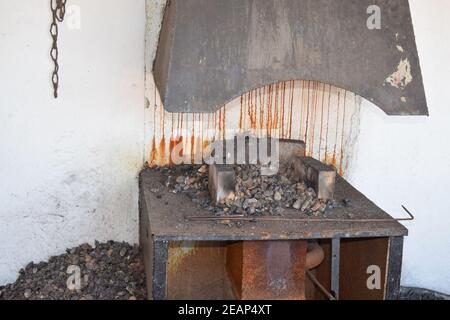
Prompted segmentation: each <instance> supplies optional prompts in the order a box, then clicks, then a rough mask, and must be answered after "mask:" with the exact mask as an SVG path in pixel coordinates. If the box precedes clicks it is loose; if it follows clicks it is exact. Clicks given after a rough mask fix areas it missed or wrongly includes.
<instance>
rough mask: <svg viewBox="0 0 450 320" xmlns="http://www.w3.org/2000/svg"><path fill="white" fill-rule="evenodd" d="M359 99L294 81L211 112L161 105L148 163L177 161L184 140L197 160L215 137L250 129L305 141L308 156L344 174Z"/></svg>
mask: <svg viewBox="0 0 450 320" xmlns="http://www.w3.org/2000/svg"><path fill="white" fill-rule="evenodd" d="M358 101H359V100H358V99H357V96H356V95H355V94H353V93H351V92H347V91H345V90H343V89H340V88H337V87H334V86H332V85H329V84H324V83H319V82H315V81H294V80H290V81H286V82H282V83H276V84H271V85H267V86H264V87H261V88H256V89H254V90H251V91H249V92H247V93H245V94H243V95H242V96H240V97H238V98H237V99H235V100H234V101H232V102H230V103H228V104H227V105H225V106H222V107H221V108H220V109H219V110H218V111H217V112H215V113H211V114H185V113H173V114H172V113H169V112H167V111H165V109H164V108H163V106H162V105H161V104H159V105H156V106H155V108H154V109H153V111H152V114H151V118H152V119H153V122H152V127H151V128H150V129H149V131H150V132H149V133H150V134H149V135H148V138H149V139H150V141H151V150H150V152H149V154H148V156H149V159H148V163H149V164H150V165H151V166H165V165H173V164H174V159H173V152H174V150H175V147H176V146H177V145H179V144H181V145H182V148H179V149H180V150H179V155H177V156H181V157H182V158H183V159H188V160H190V161H191V162H194V161H196V160H198V158H199V157H198V156H197V155H199V154H200V156H201V155H203V154H205V150H206V149H208V148H209V147H210V143H211V142H213V141H215V140H223V139H230V138H233V137H234V136H235V135H237V134H242V133H246V134H247V133H249V134H252V135H255V136H258V137H264V136H273V137H275V138H287V139H299V140H303V141H305V143H306V150H305V154H306V155H308V156H312V157H314V158H316V159H319V160H321V161H323V162H325V163H327V164H332V165H334V166H335V167H336V168H337V170H338V172H339V173H340V174H341V175H344V174H345V171H346V169H347V168H348V163H347V161H348V159H349V157H348V156H347V155H346V152H351V148H352V146H351V145H349V144H351V143H352V141H354V139H353V137H352V135H353V134H354V132H355V131H354V130H356V129H354V127H353V125H352V121H353V120H352V117H353V116H354V115H355V114H357V113H358V112H359V104H358ZM200 159H201V158H200Z"/></svg>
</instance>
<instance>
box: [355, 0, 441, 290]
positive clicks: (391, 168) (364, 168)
mask: <svg viewBox="0 0 450 320" xmlns="http://www.w3.org/2000/svg"><path fill="white" fill-rule="evenodd" d="M410 5H411V11H412V17H413V23H414V29H415V33H416V37H417V39H416V41H417V45H418V51H419V56H420V62H421V67H422V73H423V78H424V83H425V91H426V95H427V99H428V107H429V111H430V117H429V118H426V117H419V118H417V117H388V116H386V115H385V114H383V113H382V112H381V111H380V110H379V109H378V108H376V107H375V106H373V105H371V104H370V103H369V102H367V101H366V102H365V105H363V106H362V110H361V117H362V118H361V133H360V137H359V145H358V152H357V153H356V155H355V157H356V161H354V163H355V164H356V167H354V170H352V172H351V174H350V177H351V181H352V182H353V183H354V184H355V185H356V186H357V187H358V188H359V189H361V191H363V192H364V193H365V194H367V195H368V196H369V197H370V198H371V199H372V200H374V201H375V203H377V204H378V205H379V206H381V207H382V208H383V209H385V210H386V211H387V212H389V213H391V214H392V215H396V216H402V215H403V214H404V212H403V210H402V209H401V205H402V204H403V205H405V206H406V207H407V208H408V209H409V210H410V211H411V212H412V213H413V214H415V215H416V221H414V222H411V223H407V224H406V226H407V227H408V228H409V231H410V236H409V237H408V238H407V239H406V243H405V250H404V265H403V276H402V284H403V285H408V286H419V287H427V288H431V289H435V290H438V291H441V292H445V293H450V268H449V267H448V266H449V265H450V234H449V230H450V208H449V195H450V193H449V190H450V166H449V163H450V126H449V120H450V90H449V88H448V86H449V81H448V78H449V74H450V60H449V57H450V42H449V39H450V23H449V19H448V15H449V12H450V2H449V1H447V0H427V1H423V0H410Z"/></svg>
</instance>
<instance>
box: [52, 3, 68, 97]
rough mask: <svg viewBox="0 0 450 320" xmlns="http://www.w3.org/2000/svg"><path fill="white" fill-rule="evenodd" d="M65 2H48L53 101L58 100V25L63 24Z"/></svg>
mask: <svg viewBox="0 0 450 320" xmlns="http://www.w3.org/2000/svg"><path fill="white" fill-rule="evenodd" d="M66 1H67V0H50V7H51V10H52V16H53V17H52V24H51V26H50V35H51V36H52V39H53V44H52V49H51V51H50V57H51V58H52V60H53V64H54V69H53V73H52V84H53V95H54V96H55V99H56V98H58V87H59V74H58V72H59V64H58V54H59V52H58V32H59V29H58V23H59V22H63V20H64V16H65V14H66Z"/></svg>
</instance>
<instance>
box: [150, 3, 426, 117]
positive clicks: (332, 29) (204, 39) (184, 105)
mask: <svg viewBox="0 0 450 320" xmlns="http://www.w3.org/2000/svg"><path fill="white" fill-rule="evenodd" d="M378 9H379V10H378ZM378 13H379V15H378ZM373 19H375V20H373ZM376 19H379V20H378V21H381V28H377V27H375V28H374V27H373V25H372V24H371V22H373V21H376ZM368 24H369V25H368ZM369 27H370V28H369ZM153 69H154V70H153V72H154V77H155V81H156V85H157V87H158V90H159V92H160V95H161V98H162V101H163V103H164V107H165V108H166V110H168V111H170V112H188V113H193V112H201V113H203V112H214V111H216V110H217V109H219V108H220V107H221V106H223V105H224V104H225V103H227V102H229V101H231V100H233V99H234V98H236V97H238V96H240V95H242V94H243V93H245V92H247V91H249V90H251V89H255V88H258V87H261V86H264V85H268V84H271V83H275V82H279V81H286V80H315V81H320V82H324V83H328V84H333V85H335V86H338V87H341V88H343V89H346V90H349V91H353V92H354V93H356V94H358V95H360V96H362V97H364V98H366V99H367V100H369V101H372V102H373V103H375V104H376V105H377V106H378V107H379V108H381V109H382V110H383V111H384V112H386V113H387V114H388V115H428V108H427V103H426V98H425V92H424V86H423V81H422V74H421V70H420V65H419V58H418V53H417V48H416V43H415V37H414V30H413V26H412V20H411V13H410V9H409V3H408V1H407V0H226V1H224V0H169V1H168V4H167V7H166V10H165V15H164V20H163V26H162V30H161V34H160V40H159V46H158V50H157V54H156V58H155V62H154V68H153Z"/></svg>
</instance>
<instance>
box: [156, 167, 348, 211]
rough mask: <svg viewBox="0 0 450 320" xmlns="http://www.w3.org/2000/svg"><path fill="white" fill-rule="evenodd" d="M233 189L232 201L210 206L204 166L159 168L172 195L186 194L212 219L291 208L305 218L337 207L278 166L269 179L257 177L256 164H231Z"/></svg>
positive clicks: (290, 170)
mask: <svg viewBox="0 0 450 320" xmlns="http://www.w3.org/2000/svg"><path fill="white" fill-rule="evenodd" d="M234 170H235V173H236V190H235V197H234V199H230V200H228V201H227V203H225V204H218V205H214V204H213V203H212V201H211V198H210V195H209V191H208V167H207V166H206V165H203V166H190V167H184V168H183V169H182V170H181V171H180V170H179V169H170V168H165V169H162V172H163V173H164V174H165V175H166V176H167V180H166V186H167V187H169V188H170V189H171V190H172V192H174V193H185V194H188V195H189V196H190V197H191V199H192V201H194V202H195V203H197V204H198V205H199V206H200V207H202V208H204V209H207V210H209V211H210V212H211V213H213V214H214V215H215V216H231V215H243V216H277V215H281V214H282V213H283V212H284V211H285V210H286V209H288V208H292V209H295V210H297V211H298V213H299V214H306V215H308V216H319V215H324V214H326V212H327V211H328V210H331V209H333V208H336V207H339V206H341V205H340V204H338V203H337V202H335V201H322V200H319V199H318V198H317V195H316V192H315V191H314V189H312V188H309V187H308V186H307V185H306V184H305V183H304V182H298V181H295V179H294V178H292V177H293V176H294V174H293V168H292V167H281V168H280V170H279V172H278V174H276V175H273V176H264V175H261V168H260V166H257V165H235V166H234Z"/></svg>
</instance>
